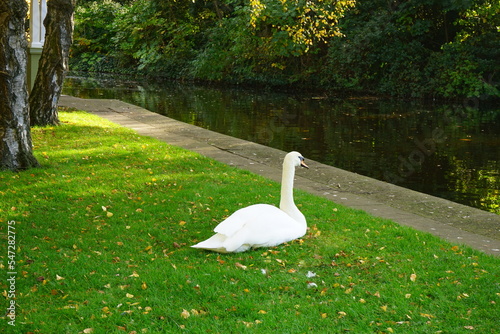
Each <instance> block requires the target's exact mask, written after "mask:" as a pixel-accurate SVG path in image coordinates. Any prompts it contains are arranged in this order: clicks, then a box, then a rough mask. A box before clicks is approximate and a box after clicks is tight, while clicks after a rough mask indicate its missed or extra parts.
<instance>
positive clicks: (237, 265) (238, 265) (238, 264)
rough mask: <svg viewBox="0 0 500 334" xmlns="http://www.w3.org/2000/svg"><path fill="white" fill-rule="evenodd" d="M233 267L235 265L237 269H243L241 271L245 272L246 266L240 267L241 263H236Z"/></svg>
mask: <svg viewBox="0 0 500 334" xmlns="http://www.w3.org/2000/svg"><path fill="white" fill-rule="evenodd" d="M234 265H235V266H236V267H238V268H241V269H243V270H247V266H245V265H242V264H241V263H239V262H236V263H235V264H234Z"/></svg>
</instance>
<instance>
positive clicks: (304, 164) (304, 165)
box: [300, 158, 309, 168]
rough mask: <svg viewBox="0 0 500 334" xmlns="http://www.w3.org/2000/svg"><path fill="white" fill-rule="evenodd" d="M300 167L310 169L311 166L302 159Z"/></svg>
mask: <svg viewBox="0 0 500 334" xmlns="http://www.w3.org/2000/svg"><path fill="white" fill-rule="evenodd" d="M300 167H304V168H309V166H308V165H306V163H305V162H304V158H301V159H300Z"/></svg>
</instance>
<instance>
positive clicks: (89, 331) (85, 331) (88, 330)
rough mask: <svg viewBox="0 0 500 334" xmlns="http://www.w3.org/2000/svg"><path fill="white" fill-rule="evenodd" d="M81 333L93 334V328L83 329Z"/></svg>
mask: <svg viewBox="0 0 500 334" xmlns="http://www.w3.org/2000/svg"><path fill="white" fill-rule="evenodd" d="M83 332H84V333H85V334H88V333H93V332H94V329H93V328H85V329H84V330H83Z"/></svg>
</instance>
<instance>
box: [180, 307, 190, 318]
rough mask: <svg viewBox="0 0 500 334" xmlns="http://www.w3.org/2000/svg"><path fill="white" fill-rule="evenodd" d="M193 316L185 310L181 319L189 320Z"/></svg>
mask: <svg viewBox="0 0 500 334" xmlns="http://www.w3.org/2000/svg"><path fill="white" fill-rule="evenodd" d="M190 316H191V314H190V313H189V311H188V310H185V309H183V310H182V312H181V317H182V318H184V319H187V318H189V317H190Z"/></svg>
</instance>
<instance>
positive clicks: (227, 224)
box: [214, 204, 284, 237]
mask: <svg viewBox="0 0 500 334" xmlns="http://www.w3.org/2000/svg"><path fill="white" fill-rule="evenodd" d="M277 212H279V213H283V214H284V212H283V211H281V210H280V209H278V208H277V207H275V206H273V205H269V204H254V205H250V206H247V207H245V208H242V209H239V210H237V211H235V212H234V213H233V214H232V215H230V216H229V217H227V218H226V219H225V220H224V221H222V222H221V223H220V224H219V225H217V226H216V227H215V229H214V232H216V233H220V234H223V235H225V236H228V237H229V236H232V235H234V234H235V233H236V232H238V231H240V230H241V229H242V228H243V226H245V225H246V224H247V223H248V222H250V221H254V220H255V219H257V217H259V216H262V215H264V216H267V215H273V214H276V213H277Z"/></svg>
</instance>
